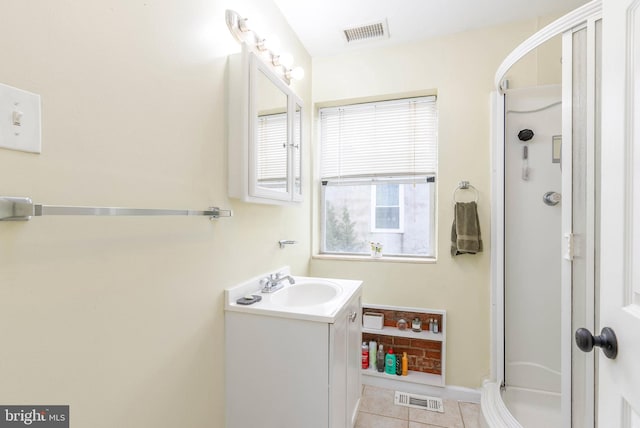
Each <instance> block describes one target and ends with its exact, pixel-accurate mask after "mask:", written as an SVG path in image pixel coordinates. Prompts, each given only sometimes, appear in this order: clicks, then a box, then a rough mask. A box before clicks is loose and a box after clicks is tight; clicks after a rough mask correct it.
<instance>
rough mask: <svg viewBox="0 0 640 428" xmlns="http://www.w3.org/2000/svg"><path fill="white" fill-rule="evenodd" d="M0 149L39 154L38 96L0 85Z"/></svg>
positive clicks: (39, 122) (40, 148)
mask: <svg viewBox="0 0 640 428" xmlns="http://www.w3.org/2000/svg"><path fill="white" fill-rule="evenodd" d="M0 147H4V148H5V149H11V150H20V151H23V152H31V153H40V152H41V151H42V143H41V119H40V95H38V94H32V93H31V92H27V91H23V90H22V89H17V88H12V87H11V86H7V85H3V84H0Z"/></svg>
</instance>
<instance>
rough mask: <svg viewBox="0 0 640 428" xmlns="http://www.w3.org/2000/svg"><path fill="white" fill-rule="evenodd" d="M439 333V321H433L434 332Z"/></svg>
mask: <svg viewBox="0 0 640 428" xmlns="http://www.w3.org/2000/svg"><path fill="white" fill-rule="evenodd" d="M438 331H440V330H439V329H438V320H433V332H434V333H437V332H438Z"/></svg>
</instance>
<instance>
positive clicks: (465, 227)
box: [451, 202, 482, 256]
mask: <svg viewBox="0 0 640 428" xmlns="http://www.w3.org/2000/svg"><path fill="white" fill-rule="evenodd" d="M454 211H455V213H454V218H453V225H452V226H451V255H452V256H457V255H459V254H476V253H479V252H482V237H481V235H480V221H479V220H478V206H477V204H476V203H475V202H456V206H455V209H454Z"/></svg>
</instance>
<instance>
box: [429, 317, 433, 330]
mask: <svg viewBox="0 0 640 428" xmlns="http://www.w3.org/2000/svg"><path fill="white" fill-rule="evenodd" d="M429 331H433V318H429Z"/></svg>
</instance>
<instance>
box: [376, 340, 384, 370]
mask: <svg viewBox="0 0 640 428" xmlns="http://www.w3.org/2000/svg"><path fill="white" fill-rule="evenodd" d="M376 365H377V368H378V371H379V372H380V373H382V372H383V371H384V346H382V343H381V344H380V345H379V346H378V356H377V358H376Z"/></svg>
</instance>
